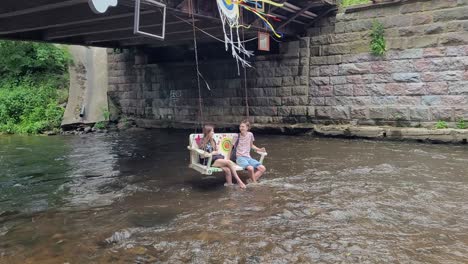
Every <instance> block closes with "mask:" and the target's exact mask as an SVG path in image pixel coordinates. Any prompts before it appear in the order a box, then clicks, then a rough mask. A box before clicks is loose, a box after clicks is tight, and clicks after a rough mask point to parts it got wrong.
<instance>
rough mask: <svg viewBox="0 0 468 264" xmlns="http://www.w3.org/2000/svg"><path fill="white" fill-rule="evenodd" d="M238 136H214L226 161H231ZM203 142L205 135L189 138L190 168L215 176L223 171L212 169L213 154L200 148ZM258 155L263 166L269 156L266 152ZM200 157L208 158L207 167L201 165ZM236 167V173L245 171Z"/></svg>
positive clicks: (231, 134)
mask: <svg viewBox="0 0 468 264" xmlns="http://www.w3.org/2000/svg"><path fill="white" fill-rule="evenodd" d="M238 136H239V134H235V133H220V134H214V136H213V138H214V140H215V141H216V144H217V147H218V151H219V153H220V154H222V155H223V156H224V158H225V159H229V157H231V151H232V148H233V146H234V144H235V143H236V141H237V137H238ZM201 140H203V134H190V136H189V145H188V147H187V149H188V150H189V151H190V165H189V168H191V169H194V170H196V171H198V172H199V173H201V174H204V175H211V174H213V172H222V171H223V170H222V169H220V168H217V167H211V159H212V155H211V153H208V152H206V151H203V150H201V149H199V148H198V143H199V142H201ZM258 154H260V160H259V161H260V163H262V164H263V160H264V159H265V156H267V155H268V154H267V153H266V152H258ZM200 157H202V158H208V162H207V164H208V165H207V166H205V165H203V164H201V163H200ZM234 166H235V168H236V171H242V170H243V169H242V168H241V167H240V166H238V165H237V164H236V165H234Z"/></svg>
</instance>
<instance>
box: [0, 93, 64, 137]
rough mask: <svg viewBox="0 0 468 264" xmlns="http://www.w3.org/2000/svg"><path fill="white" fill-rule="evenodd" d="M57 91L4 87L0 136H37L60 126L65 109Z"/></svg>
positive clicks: (0, 100) (1, 99) (0, 111)
mask: <svg viewBox="0 0 468 264" xmlns="http://www.w3.org/2000/svg"><path fill="white" fill-rule="evenodd" d="M56 98H57V90H56V89H55V87H50V86H45V85H44V86H40V87H33V86H32V85H31V84H21V85H19V86H15V87H13V86H10V87H5V86H4V87H0V132H3V133H18V134H36V133H40V132H42V131H45V130H53V129H54V128H56V127H59V126H60V123H61V120H62V116H63V112H64V110H63V108H62V107H60V106H59V105H58V103H57V100H56Z"/></svg>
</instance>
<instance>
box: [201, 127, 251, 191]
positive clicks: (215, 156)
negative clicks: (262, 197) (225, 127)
mask: <svg viewBox="0 0 468 264" xmlns="http://www.w3.org/2000/svg"><path fill="white" fill-rule="evenodd" d="M213 135H214V126H211V125H205V126H204V127H203V140H202V141H201V142H200V144H199V145H198V147H199V148H200V149H202V150H203V151H206V152H208V153H211V154H212V160H211V166H212V167H217V168H220V169H222V170H223V171H224V174H225V176H226V185H232V175H234V178H236V180H237V184H239V187H241V188H243V189H244V188H245V184H244V183H243V182H242V180H241V179H240V178H239V176H238V175H237V172H236V168H235V167H234V163H233V162H232V161H230V160H228V159H226V158H225V157H224V156H223V155H222V154H220V153H219V152H218V146H217V144H216V142H215V140H214V138H213ZM207 162H208V158H202V157H200V164H203V165H205V166H206V165H207ZM208 165H209V164H208Z"/></svg>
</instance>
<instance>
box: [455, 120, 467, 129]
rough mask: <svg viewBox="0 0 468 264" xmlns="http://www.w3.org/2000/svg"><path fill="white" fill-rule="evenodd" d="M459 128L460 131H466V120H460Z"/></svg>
mask: <svg viewBox="0 0 468 264" xmlns="http://www.w3.org/2000/svg"><path fill="white" fill-rule="evenodd" d="M457 128H458V129H466V124H465V120H463V119H459V120H458V122H457Z"/></svg>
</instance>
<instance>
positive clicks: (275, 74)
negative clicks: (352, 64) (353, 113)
mask: <svg viewBox="0 0 468 264" xmlns="http://www.w3.org/2000/svg"><path fill="white" fill-rule="evenodd" d="M308 41H309V38H304V39H303V40H301V41H294V42H288V43H284V44H282V48H281V50H282V52H281V54H277V55H270V56H257V57H256V60H255V61H254V62H253V68H250V69H247V78H244V72H243V69H242V68H241V69H240V71H241V76H239V75H238V71H237V64H236V63H235V61H234V60H221V61H215V60H211V61H202V62H200V72H201V73H202V76H203V78H204V79H201V98H202V111H203V119H204V121H209V122H217V123H218V122H221V123H238V122H239V121H241V120H242V119H245V117H246V116H247V114H246V111H247V109H248V111H249V116H250V119H251V120H252V121H254V122H258V123H282V122H289V123H295V122H309V121H311V120H312V117H313V116H314V114H315V112H314V108H313V107H311V106H309V98H308V93H309V92H308V90H309V77H308V75H309V59H310V55H309V51H310V49H309V45H308V44H309V42H308ZM143 56H144V54H143ZM109 58H110V59H109V74H110V78H109V82H110V87H109V97H110V98H111V99H113V101H114V102H116V103H117V104H118V105H119V107H120V109H121V110H122V112H123V113H124V114H125V115H128V116H133V117H136V118H143V119H151V120H160V121H176V122H196V121H197V120H198V115H199V98H198V85H197V79H196V75H195V71H196V70H195V64H194V62H184V63H162V64H145V63H143V64H140V63H138V62H136V61H135V58H137V60H138V59H141V56H140V55H136V56H135V55H132V54H131V53H130V52H128V51H126V52H124V53H120V54H116V53H114V52H111V51H109ZM144 60H145V59H144V58H143V59H142V61H144ZM205 81H206V82H205ZM245 81H247V103H248V106H249V107H248V108H247V107H246V96H245V95H246V89H245V85H244V83H245ZM206 83H207V84H208V86H209V89H208V88H207V85H206Z"/></svg>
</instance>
